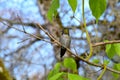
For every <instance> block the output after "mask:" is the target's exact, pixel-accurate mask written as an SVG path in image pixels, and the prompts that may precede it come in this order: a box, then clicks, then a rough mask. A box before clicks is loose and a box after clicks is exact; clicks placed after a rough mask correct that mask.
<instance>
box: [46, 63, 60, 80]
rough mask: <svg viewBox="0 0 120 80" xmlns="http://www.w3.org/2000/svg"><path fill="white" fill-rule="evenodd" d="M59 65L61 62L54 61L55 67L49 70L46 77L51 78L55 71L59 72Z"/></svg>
mask: <svg viewBox="0 0 120 80" xmlns="http://www.w3.org/2000/svg"><path fill="white" fill-rule="evenodd" d="M60 65H61V63H56V64H55V67H54V69H53V70H51V71H50V72H49V74H48V79H49V78H51V77H52V76H54V75H56V74H57V73H59V71H60Z"/></svg>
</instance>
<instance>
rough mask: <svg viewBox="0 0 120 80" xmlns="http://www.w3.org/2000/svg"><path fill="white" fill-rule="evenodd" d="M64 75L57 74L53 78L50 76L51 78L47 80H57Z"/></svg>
mask: <svg viewBox="0 0 120 80" xmlns="http://www.w3.org/2000/svg"><path fill="white" fill-rule="evenodd" d="M63 74H64V72H61V73H57V74H55V75H54V76H52V77H51V78H49V79H48V80H57V79H59V78H61V76H62V75H63Z"/></svg>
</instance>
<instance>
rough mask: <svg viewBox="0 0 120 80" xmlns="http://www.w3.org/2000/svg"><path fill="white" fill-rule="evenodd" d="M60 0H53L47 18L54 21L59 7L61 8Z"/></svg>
mask: <svg viewBox="0 0 120 80" xmlns="http://www.w3.org/2000/svg"><path fill="white" fill-rule="evenodd" d="M59 6H60V5H59V0H52V4H51V6H50V9H49V10H48V12H47V18H48V20H50V21H51V22H52V20H53V18H54V17H56V15H57V9H58V8H59Z"/></svg>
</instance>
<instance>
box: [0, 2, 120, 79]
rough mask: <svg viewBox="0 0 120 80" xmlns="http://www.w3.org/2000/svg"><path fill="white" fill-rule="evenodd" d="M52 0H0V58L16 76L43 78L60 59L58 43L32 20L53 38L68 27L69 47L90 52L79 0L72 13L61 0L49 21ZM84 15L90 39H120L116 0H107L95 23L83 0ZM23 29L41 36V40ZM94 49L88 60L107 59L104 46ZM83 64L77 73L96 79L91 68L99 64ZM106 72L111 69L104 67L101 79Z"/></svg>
mask: <svg viewBox="0 0 120 80" xmlns="http://www.w3.org/2000/svg"><path fill="white" fill-rule="evenodd" d="M51 1H52V0H0V58H1V59H2V61H3V62H4V65H5V67H6V68H7V69H8V70H9V71H10V74H11V75H12V76H13V77H14V78H15V79H16V80H46V77H47V74H48V72H49V71H50V70H51V69H52V68H53V67H54V64H55V63H56V62H57V61H58V60H59V48H60V46H58V45H57V44H53V43H52V40H51V39H50V38H49V37H48V36H47V35H46V34H45V33H44V32H43V31H42V30H41V29H39V28H37V27H35V26H33V25H32V24H33V23H39V24H41V26H42V27H43V28H44V29H45V30H47V31H48V32H49V33H50V34H52V35H53V36H54V37H55V39H56V40H59V37H60V31H61V30H62V29H63V28H68V29H69V31H70V37H71V39H72V42H71V48H70V49H71V50H72V51H73V52H74V53H76V54H78V55H80V54H83V53H85V52H89V46H88V44H87V41H86V34H85V30H84V28H83V20H82V2H81V1H82V0H78V6H77V9H76V12H75V13H73V12H72V9H71V8H70V6H69V4H68V1H67V0H60V7H59V9H58V15H57V18H56V19H54V20H53V22H52V23H50V22H49V21H48V19H47V17H46V14H47V11H48V9H49V7H50V4H51ZM73 15H74V17H73ZM85 18H86V23H87V30H88V32H89V34H90V37H91V42H92V43H96V42H102V41H104V40H115V39H120V28H119V25H120V2H119V0H107V9H106V11H105V12H104V14H103V15H102V16H101V17H100V19H99V22H98V24H95V18H94V17H93V16H92V13H91V11H90V8H89V0H85ZM26 32H27V33H29V34H33V35H36V36H38V37H40V38H41V40H39V39H36V38H35V37H33V36H31V35H29V34H26ZM44 40H47V41H48V42H47V41H44ZM93 53H94V55H93V57H92V58H91V60H93V59H99V60H100V61H101V62H102V61H103V59H108V58H107V57H106V54H105V46H102V47H95V48H94V51H93ZM108 60H109V59H108ZM79 64H83V63H81V62H80V63H79ZM85 65H87V64H83V65H79V68H78V70H79V74H80V75H83V76H85V77H90V78H91V79H92V80H95V79H96V77H97V76H98V75H99V73H100V72H98V74H96V73H95V74H94V73H93V72H94V71H97V70H99V68H95V67H90V66H85ZM110 66H112V63H111V64H110ZM91 73H93V74H91ZM95 76H96V77H95ZM108 76H109V77H110V78H111V73H110V72H109V74H108V73H107V71H106V74H105V75H104V76H103V80H110V79H109V78H108Z"/></svg>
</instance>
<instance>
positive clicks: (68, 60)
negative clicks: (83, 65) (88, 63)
mask: <svg viewBox="0 0 120 80" xmlns="http://www.w3.org/2000/svg"><path fill="white" fill-rule="evenodd" d="M64 66H65V67H66V68H69V69H71V70H73V71H76V70H77V65H76V62H75V60H74V59H73V58H65V59H64Z"/></svg>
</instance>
